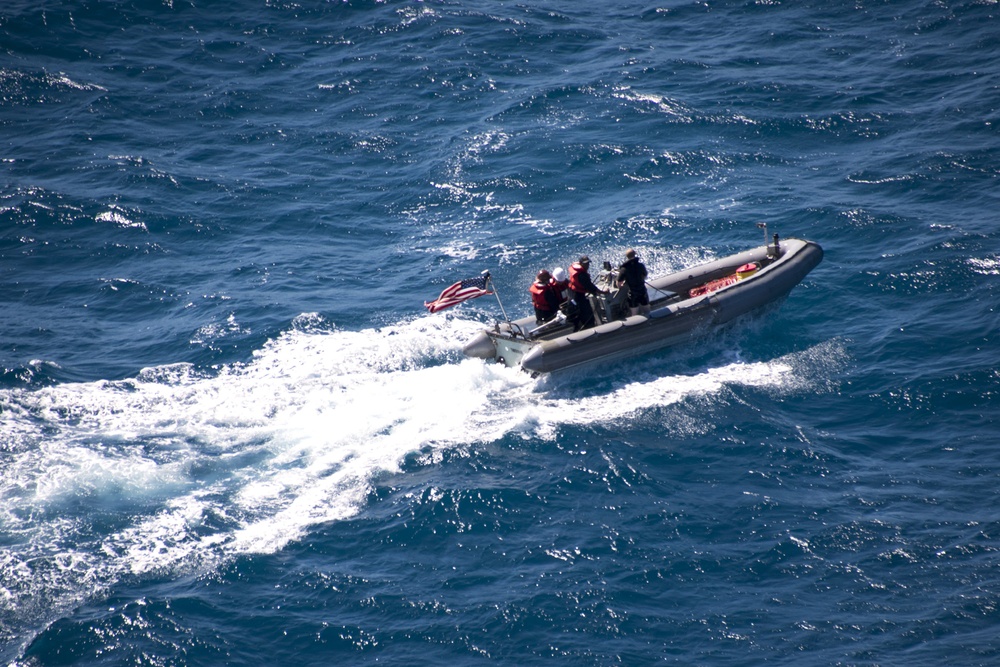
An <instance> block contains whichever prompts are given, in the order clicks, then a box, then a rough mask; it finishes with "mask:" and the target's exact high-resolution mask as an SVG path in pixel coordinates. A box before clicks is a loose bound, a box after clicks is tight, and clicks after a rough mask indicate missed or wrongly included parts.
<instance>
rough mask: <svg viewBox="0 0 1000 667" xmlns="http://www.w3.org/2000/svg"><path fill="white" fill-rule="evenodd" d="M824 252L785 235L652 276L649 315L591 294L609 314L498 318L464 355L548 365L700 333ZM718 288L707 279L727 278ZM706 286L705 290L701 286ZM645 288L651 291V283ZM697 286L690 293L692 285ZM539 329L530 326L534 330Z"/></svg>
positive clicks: (786, 287) (771, 295)
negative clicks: (540, 321)
mask: <svg viewBox="0 0 1000 667" xmlns="http://www.w3.org/2000/svg"><path fill="white" fill-rule="evenodd" d="M822 259H823V249H822V248H821V247H820V246H819V245H817V244H816V243H813V242H811V241H803V240H800V239H786V240H784V241H782V242H781V243H780V246H778V247H777V249H776V247H775V246H773V245H765V246H760V247H758V248H754V249H752V250H748V251H745V252H741V253H737V254H735V255H730V256H728V257H724V258H722V259H718V260H715V261H712V262H708V263H705V264H701V265H698V266H695V267H691V268H690V269H686V270H684V271H678V272H676V273H673V274H670V275H667V276H662V277H660V278H656V279H654V280H650V281H649V282H648V285H649V286H650V287H651V288H654V290H658V291H659V292H661V293H663V294H662V295H661V296H660V297H659V298H655V299H653V301H652V304H651V306H652V310H651V312H650V313H649V315H635V316H632V317H625V318H623V319H612V318H611V317H610V315H612V313H611V307H610V305H609V304H608V303H607V302H605V300H604V299H595V302H594V305H595V306H596V307H597V308H596V309H595V310H597V311H598V312H601V313H602V314H604V313H606V314H608V315H609V317H608V318H607V319H608V321H606V322H604V323H603V324H600V325H599V326H596V327H593V328H590V329H585V330H583V331H578V332H573V331H572V328H571V327H569V326H562V327H560V326H558V323H554V324H553V325H550V326H549V327H547V328H545V329H547V330H545V331H538V329H537V328H536V324H535V320H534V318H533V317H527V318H523V319H521V320H515V321H514V322H511V323H506V322H505V323H499V324H497V325H496V326H495V327H494V329H492V330H487V331H483V332H481V333H480V334H478V335H477V336H476V337H474V338H473V339H472V340H471V341H469V343H468V344H467V345H466V346H465V348H464V352H465V354H466V355H467V356H470V357H478V358H482V359H490V360H493V361H497V362H500V363H504V364H505V365H507V366H511V367H520V368H522V369H524V370H526V371H529V372H532V373H552V372H555V371H560V370H564V369H568V368H573V367H576V366H581V365H583V364H589V363H593V362H597V361H600V362H608V361H612V360H615V359H620V358H624V357H629V356H633V355H639V354H644V353H648V352H652V351H654V350H658V349H660V348H664V347H669V346H672V345H677V344H679V343H682V342H685V341H687V340H690V339H691V338H694V337H697V336H699V335H703V334H704V333H707V332H708V331H711V330H712V329H714V328H716V327H719V326H721V325H723V324H726V323H727V322H730V321H731V320H733V319H735V318H737V317H739V316H741V315H744V314H746V313H749V312H751V311H753V310H756V309H758V308H761V307H763V306H766V305H768V304H770V303H772V302H775V301H777V300H779V299H781V298H782V297H784V296H785V295H787V294H788V293H789V292H790V291H791V290H792V288H794V287H795V286H796V285H797V284H799V283H800V282H801V281H802V279H803V278H805V276H806V275H807V274H808V273H809V272H810V271H812V269H813V268H815V267H816V265H818V264H819V263H820V261H822ZM752 263H757V264H758V265H760V266H762V268H760V269H759V270H758V271H756V272H755V273H753V274H752V275H750V276H749V277H745V278H742V279H736V278H735V274H736V271H737V269H738V268H740V267H741V266H744V265H746V264H752ZM729 280H732V281H733V282H731V283H730V284H725V285H723V286H721V287H717V288H716V289H708V288H706V285H711V284H712V283H713V282H715V283H725V282H727V281H729ZM706 289H708V291H707V292H706ZM654 290H650V291H651V295H652V294H656V291H654ZM692 290H694V291H695V292H696V293H699V292H705V293H701V294H699V295H698V296H689V294H690V293H691V291H692ZM533 329H535V330H536V331H538V332H537V333H535V334H532V330H533Z"/></svg>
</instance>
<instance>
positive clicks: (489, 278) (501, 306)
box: [480, 270, 511, 326]
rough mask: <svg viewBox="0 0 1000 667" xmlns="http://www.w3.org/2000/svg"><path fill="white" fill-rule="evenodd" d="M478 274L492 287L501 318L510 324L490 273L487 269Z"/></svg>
mask: <svg viewBox="0 0 1000 667" xmlns="http://www.w3.org/2000/svg"><path fill="white" fill-rule="evenodd" d="M480 275H482V276H483V277H484V278H486V282H487V283H488V284H489V285H490V286H491V287H492V288H493V296H495V297H496V298H497V303H498V304H499V305H500V312H501V313H503V319H504V321H506V322H507V325H508V326H510V323H511V322H510V318H509V317H507V311H506V310H504V307H503V302H502V301H500V292H499V291H498V290H497V288H496V285H495V284H494V283H493V276H491V275H490V272H489V270H487V271H483V272H482V273H481V274H480Z"/></svg>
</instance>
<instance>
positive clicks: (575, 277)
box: [569, 255, 608, 331]
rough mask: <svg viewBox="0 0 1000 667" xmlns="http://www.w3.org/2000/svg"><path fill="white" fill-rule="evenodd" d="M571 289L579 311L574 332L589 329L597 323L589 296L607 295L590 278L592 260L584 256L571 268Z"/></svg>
mask: <svg viewBox="0 0 1000 667" xmlns="http://www.w3.org/2000/svg"><path fill="white" fill-rule="evenodd" d="M569 289H570V291H571V292H573V302H574V303H575V304H576V306H577V308H578V309H579V320H578V321H577V322H575V323H574V325H573V330H574V331H579V330H580V329H588V328H590V327H592V326H594V325H595V324H596V323H597V322H596V321H595V320H594V309H593V308H591V307H590V300H589V299H587V295H588V294H607V293H608V292H607V291H606V290H602V289H600V288H598V287H597V285H595V284H594V281H593V280H592V279H591V278H590V258H589V257H587V256H586V255H582V256H581V257H580V259H579V260H577V261H576V262H574V263H573V264H572V265H571V266H570V267H569Z"/></svg>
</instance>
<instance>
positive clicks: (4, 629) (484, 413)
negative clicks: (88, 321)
mask: <svg viewBox="0 0 1000 667" xmlns="http://www.w3.org/2000/svg"><path fill="white" fill-rule="evenodd" d="M305 319H306V320H307V321H308V319H309V318H305ZM480 327H481V324H480V323H478V322H473V321H469V320H463V319H460V318H457V317H454V318H452V317H441V316H432V317H424V318H420V319H418V320H415V321H412V322H409V323H404V324H401V325H398V326H393V327H386V328H384V329H379V330H368V331H360V332H349V331H340V330H337V329H336V328H331V327H315V326H297V327H296V328H295V329H294V330H292V331H289V332H287V333H286V334H284V335H282V336H280V337H279V338H277V339H275V340H273V341H271V342H270V343H269V344H267V345H266V346H265V347H264V348H263V349H261V350H259V351H258V353H257V354H256V355H255V357H254V359H253V360H252V361H250V362H248V363H245V364H238V365H232V366H226V367H222V368H219V369H216V370H215V371H213V372H212V373H204V372H199V371H198V370H197V369H195V368H193V367H191V366H189V365H186V364H178V365H171V366H163V367H157V368H152V369H146V370H144V371H142V372H141V373H140V374H139V375H138V376H137V377H135V378H133V379H129V380H124V381H116V382H110V381H100V382H92V383H77V384H62V385H56V386H51V387H45V388H41V389H34V390H24V389H17V390H5V391H2V392H0V419H2V434H3V435H2V436H0V437H2V441H0V459H2V461H0V462H2V466H0V527H2V530H0V533H2V534H3V535H4V536H5V537H4V547H5V548H4V550H3V551H2V552H0V644H7V643H9V642H10V641H11V640H13V639H14V638H15V637H17V636H18V634H19V633H23V632H24V631H25V629H26V627H38V626H39V625H41V624H44V623H47V622H49V621H51V619H52V618H54V617H58V615H59V614H60V613H62V612H64V611H65V610H66V609H71V608H73V607H74V606H75V605H77V604H79V603H80V602H82V601H85V600H88V599H94V598H99V597H100V596H101V595H103V594H105V593H106V592H107V590H108V589H109V587H111V586H113V585H114V584H115V583H116V582H118V581H121V580H122V579H124V578H127V577H132V576H140V577H141V576H171V575H176V574H178V573H197V572H207V571H212V570H213V569H215V568H217V567H218V566H219V565H220V564H222V563H223V562H225V561H226V560H228V559H231V558H233V557H235V556H239V555H241V554H258V553H264V554H266V553H273V552H275V551H278V550H280V549H282V548H283V547H284V546H285V545H287V544H288V543H289V542H290V541H293V540H297V539H299V538H301V537H302V536H303V535H305V534H307V533H308V531H309V530H310V527H312V526H315V525H317V524H322V523H324V522H330V521H338V520H343V519H346V518H349V517H352V516H354V515H356V514H357V513H358V512H360V511H361V510H362V509H363V508H364V507H365V504H366V502H367V501H368V498H369V494H370V492H371V491H372V488H373V486H374V485H375V484H377V482H378V480H379V478H380V477H382V476H384V475H388V474H393V473H398V472H399V471H400V466H401V464H402V463H403V462H404V461H405V459H406V457H407V455H408V454H411V453H413V452H416V451H421V452H424V451H428V450H435V449H455V448H473V447H474V446H476V445H477V444H481V443H488V442H495V441H497V440H500V439H502V438H504V437H506V436H508V435H516V436H518V437H534V438H542V439H547V438H555V437H557V435H558V433H559V430H560V429H561V428H563V427H567V426H574V425H587V424H592V425H599V424H606V423H608V422H609V421H614V422H616V423H618V424H621V420H622V419H626V420H627V419H629V418H631V417H634V416H635V415H636V414H641V413H643V412H648V411H649V410H650V409H655V408H660V407H663V406H666V405H671V404H674V403H677V402H679V401H683V400H684V399H685V398H686V397H690V396H692V395H712V394H713V393H715V392H719V391H720V390H722V389H723V388H724V387H726V386H731V385H734V384H741V385H754V386H760V387H766V388H769V390H774V391H802V390H803V389H808V387H810V386H815V379H814V376H815V373H814V370H813V368H811V367H812V366H814V365H815V364H814V363H812V362H808V363H807V362H806V361H803V359H804V358H805V357H802V355H810V354H811V355H818V356H820V357H825V358H829V357H834V356H837V355H838V354H840V352H839V351H838V349H836V344H827V345H828V346H829V348H830V349H827V350H816V349H814V350H812V351H809V352H807V353H800V355H799V356H796V355H792V356H790V357H788V358H781V359H778V360H775V361H771V362H767V363H741V362H738V361H735V362H733V363H729V364H727V365H724V366H721V367H716V368H708V369H705V370H704V371H703V372H699V373H696V374H694V375H689V376H671V377H655V376H645V377H642V378H639V379H636V380H634V381H630V382H625V383H621V384H618V385H616V386H614V387H612V388H610V390H609V391H608V392H606V393H604V394H602V395H584V396H574V395H572V392H566V391H562V390H560V391H554V390H553V388H552V387H551V386H550V385H548V382H549V380H542V381H538V380H534V379H532V378H530V377H529V376H528V375H527V374H524V373H521V372H519V371H515V370H512V369H508V368H504V367H502V366H497V365H488V364H485V363H484V362H482V361H479V360H470V359H463V358H462V356H461V344H462V342H463V341H464V340H466V339H467V338H468V337H469V336H470V335H472V334H473V333H474V332H475V331H477V330H478V329H479V328H480ZM803 365H805V366H809V367H805V368H804V367H803ZM25 624H27V625H25Z"/></svg>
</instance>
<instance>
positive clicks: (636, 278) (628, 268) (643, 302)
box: [618, 248, 649, 315]
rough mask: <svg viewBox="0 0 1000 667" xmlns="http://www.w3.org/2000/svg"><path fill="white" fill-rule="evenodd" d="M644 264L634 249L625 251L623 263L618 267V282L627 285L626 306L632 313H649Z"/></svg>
mask: <svg viewBox="0 0 1000 667" xmlns="http://www.w3.org/2000/svg"><path fill="white" fill-rule="evenodd" d="M647 275H648V274H647V273H646V265H645V264H643V263H642V262H640V261H639V257H638V255H636V254H635V250H633V249H631V248H629V249H628V250H627V251H626V252H625V263H624V264H622V265H621V267H620V268H619V269H618V284H619V285H622V284H626V285H628V307H629V313H631V314H632V315H638V314H639V313H642V314H643V315H648V314H649V292H647V291H646V276H647Z"/></svg>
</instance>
